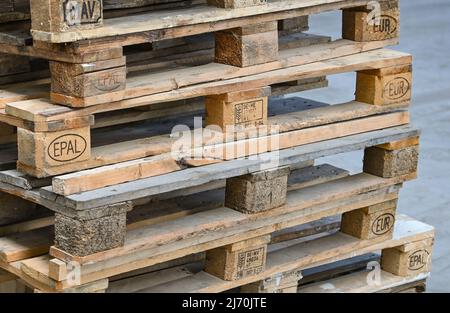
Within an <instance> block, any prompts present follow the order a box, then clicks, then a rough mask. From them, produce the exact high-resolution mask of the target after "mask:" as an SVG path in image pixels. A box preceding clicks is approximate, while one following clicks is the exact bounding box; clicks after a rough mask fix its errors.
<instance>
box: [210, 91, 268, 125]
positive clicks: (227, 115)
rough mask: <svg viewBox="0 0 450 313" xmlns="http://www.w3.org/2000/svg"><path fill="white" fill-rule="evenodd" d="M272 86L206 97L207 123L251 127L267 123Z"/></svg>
mask: <svg viewBox="0 0 450 313" xmlns="http://www.w3.org/2000/svg"><path fill="white" fill-rule="evenodd" d="M269 95H270V87H265V88H258V89H252V90H246V91H240V92H232V93H228V94H222V95H212V96H207V97H205V108H206V125H217V126H219V127H220V128H221V129H222V131H224V132H225V131H226V127H227V126H231V125H232V126H236V127H250V126H254V127H257V126H260V125H265V124H267V116H268V113H267V112H268V96H269Z"/></svg>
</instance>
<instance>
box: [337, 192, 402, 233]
mask: <svg viewBox="0 0 450 313" xmlns="http://www.w3.org/2000/svg"><path fill="white" fill-rule="evenodd" d="M396 208H397V200H391V201H387V202H383V203H380V204H376V205H372V206H369V207H366V208H362V209H358V210H353V211H350V212H346V213H344V214H343V215H342V222H341V232H343V233H345V234H348V235H350V236H353V237H356V238H359V239H365V240H367V239H374V238H378V237H392V234H393V232H394V224H395V212H396Z"/></svg>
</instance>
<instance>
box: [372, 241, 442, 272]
mask: <svg viewBox="0 0 450 313" xmlns="http://www.w3.org/2000/svg"><path fill="white" fill-rule="evenodd" d="M433 244H434V239H425V240H421V241H416V242H411V243H407V244H405V245H402V246H399V247H395V248H390V249H384V250H383V251H382V253H381V268H382V269H383V270H384V271H386V272H389V273H392V274H394V275H398V276H403V277H406V276H412V275H418V274H420V273H428V272H430V270H431V255H432V249H433Z"/></svg>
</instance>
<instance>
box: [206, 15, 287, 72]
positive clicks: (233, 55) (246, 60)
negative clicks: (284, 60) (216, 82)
mask: <svg viewBox="0 0 450 313" xmlns="http://www.w3.org/2000/svg"><path fill="white" fill-rule="evenodd" d="M277 59H278V24H277V22H276V21H275V22H268V23H263V24H256V25H251V26H245V27H239V28H232V29H228V30H223V31H218V32H216V33H215V61H216V62H217V63H222V64H228V65H233V66H239V67H246V66H251V65H257V64H263V63H267V62H272V61H275V60H277Z"/></svg>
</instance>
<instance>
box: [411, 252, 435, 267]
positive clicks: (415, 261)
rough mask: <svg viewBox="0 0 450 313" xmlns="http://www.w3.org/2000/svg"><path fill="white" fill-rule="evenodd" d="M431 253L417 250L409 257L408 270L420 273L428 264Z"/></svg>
mask: <svg viewBox="0 0 450 313" xmlns="http://www.w3.org/2000/svg"><path fill="white" fill-rule="evenodd" d="M429 256H430V253H429V252H428V251H427V250H423V249H421V250H417V251H416V252H414V253H413V254H411V255H410V256H409V260H408V269H410V270H411V271H418V270H420V269H422V268H424V267H425V266H426V265H427V263H428V258H429Z"/></svg>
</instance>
